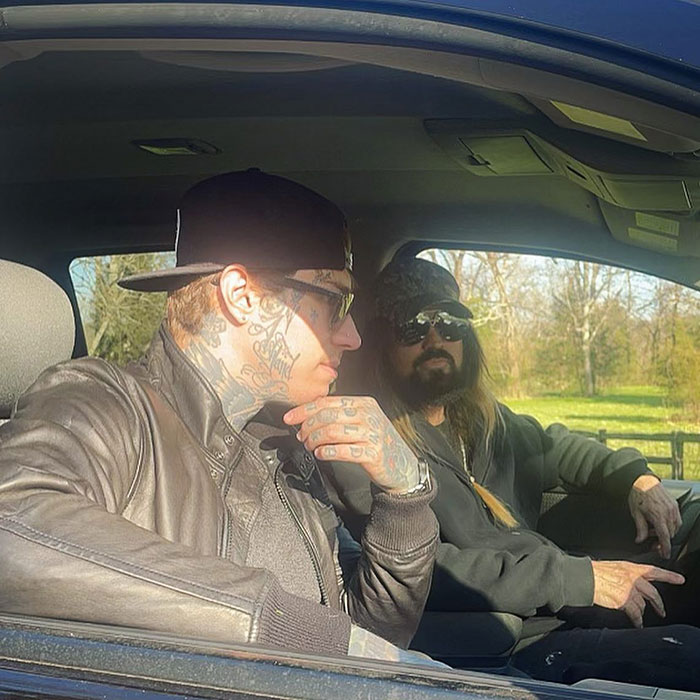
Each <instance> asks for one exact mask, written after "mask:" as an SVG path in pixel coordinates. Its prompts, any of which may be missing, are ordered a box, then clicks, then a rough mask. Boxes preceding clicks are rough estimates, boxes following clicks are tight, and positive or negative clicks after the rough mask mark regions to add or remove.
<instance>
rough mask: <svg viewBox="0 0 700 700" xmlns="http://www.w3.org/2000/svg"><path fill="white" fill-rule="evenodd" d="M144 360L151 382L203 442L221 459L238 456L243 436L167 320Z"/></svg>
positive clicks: (205, 446) (204, 445) (201, 442)
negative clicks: (175, 337) (230, 420)
mask: <svg viewBox="0 0 700 700" xmlns="http://www.w3.org/2000/svg"><path fill="white" fill-rule="evenodd" d="M141 363H142V364H143V365H144V369H145V370H146V373H147V374H148V378H149V381H150V383H151V384H152V385H153V386H154V387H156V388H157V389H158V391H160V393H161V394H162V395H163V396H164V397H165V399H166V400H167V401H168V403H170V405H171V406H172V407H173V408H174V409H175V411H176V413H177V414H178V415H179V416H180V417H181V418H182V420H183V422H184V424H185V425H186V426H187V427H188V428H189V430H190V432H191V433H192V434H193V435H194V437H195V438H196V439H197V440H198V441H199V443H200V444H201V445H202V446H203V447H204V448H206V449H207V450H208V451H209V452H210V453H211V454H213V455H214V456H215V457H216V458H217V459H218V460H219V461H230V459H232V458H234V457H235V455H236V454H237V453H238V452H239V451H240V449H241V441H240V436H239V435H238V434H237V433H236V431H235V430H234V429H233V428H232V427H231V425H230V424H229V422H228V420H227V419H226V416H225V415H224V411H223V408H222V406H221V401H220V400H219V397H218V396H217V395H216V393H215V392H214V389H213V388H212V387H211V385H210V384H209V382H208V381H207V379H206V378H205V377H204V375H202V374H201V372H199V370H198V369H197V368H196V367H195V366H194V365H193V364H192V362H191V361H190V360H189V358H188V357H187V356H186V355H185V354H184V353H183V352H182V350H180V348H179V347H178V346H177V344H176V342H175V340H174V338H173V337H172V335H171V334H170V332H169V331H168V329H167V328H166V325H165V322H163V323H162V324H161V326H160V329H159V330H158V333H156V335H155V336H154V338H153V341H152V342H151V345H150V347H149V348H148V351H147V352H146V354H145V356H144V357H143V359H142V360H141ZM227 457H228V459H227Z"/></svg>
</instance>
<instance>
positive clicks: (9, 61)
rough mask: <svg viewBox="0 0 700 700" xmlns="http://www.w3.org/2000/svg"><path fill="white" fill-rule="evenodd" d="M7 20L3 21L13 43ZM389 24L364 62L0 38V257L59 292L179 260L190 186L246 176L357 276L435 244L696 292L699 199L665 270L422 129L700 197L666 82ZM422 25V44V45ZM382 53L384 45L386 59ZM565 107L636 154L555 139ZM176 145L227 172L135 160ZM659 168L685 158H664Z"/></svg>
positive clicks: (571, 200) (585, 198)
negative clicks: (300, 216)
mask: <svg viewBox="0 0 700 700" xmlns="http://www.w3.org/2000/svg"><path fill="white" fill-rule="evenodd" d="M104 7H106V6H97V5H92V6H91V5H86V6H84V7H82V8H80V9H81V10H82V11H83V15H82V17H83V18H84V17H85V16H88V17H89V16H91V15H90V11H91V10H92V11H93V12H95V13H96V12H97V11H98V10H100V9H101V10H102V11H103V15H102V16H103V17H104ZM121 7H123V6H121ZM150 7H151V8H152V7H154V6H150ZM183 7H184V6H183ZM231 7H234V6H231ZM14 9H15V10H19V9H27V8H14ZM28 9H30V10H37V11H38V10H42V9H45V8H28ZM234 10H235V7H234ZM122 12H123V11H122ZM163 12H165V10H163ZM85 13H87V14H85ZM68 14H70V13H68ZM352 14H353V18H355V19H356V18H357V17H359V16H360V15H361V13H352ZM32 16H33V15H32ZM37 16H38V15H37ZM64 16H65V15H64ZM164 16H165V15H164ZM13 17H14V16H13V15H11V14H10V13H6V14H5V21H6V23H7V22H9V23H10V28H12V24H11V22H12V21H13V20H12V18H13ZM22 17H24V15H22ZM375 19H376V15H375ZM394 20H395V18H394ZM394 20H392V19H391V18H390V19H389V20H387V24H386V25H383V28H382V31H383V35H382V36H383V39H381V40H378V39H376V38H375V39H373V41H372V42H369V41H368V42H367V43H366V44H364V45H361V44H358V42H357V40H356V37H355V40H353V41H352V42H343V41H341V40H337V41H335V42H326V43H325V44H323V43H321V42H319V41H318V39H316V40H315V41H308V42H307V41H305V40H300V39H304V38H303V37H301V36H300V35H299V36H296V35H295V36H292V34H293V32H291V30H290V32H287V35H285V36H283V37H280V36H279V31H278V32H277V34H276V35H275V36H274V37H273V38H272V39H271V38H270V36H269V32H268V37H267V38H265V39H261V38H259V37H258V38H255V39H241V38H240V37H237V38H236V39H231V40H228V39H223V38H222V37H221V36H220V35H218V36H217V38H216V39H205V40H202V39H201V38H196V39H195V38H194V37H192V36H188V37H179V38H177V39H173V38H167V39H164V38H163V36H162V32H160V33H159V32H154V30H153V28H151V29H150V30H149V31H150V35H151V36H152V35H153V34H154V33H156V34H158V37H157V38H144V37H143V36H138V37H134V36H130V37H128V38H124V39H120V38H114V37H111V38H101V39H96V38H94V37H92V36H87V35H85V36H84V35H81V34H80V31H78V30H75V31H74V32H73V34H71V33H69V35H68V36H66V32H67V30H63V32H62V33H61V34H60V36H50V37H47V36H42V33H41V32H40V31H38V30H35V34H36V36H37V38H36V39H33V40H31V37H32V36H34V35H33V34H31V33H30V34H26V33H25V34H24V35H23V36H22V40H21V41H18V40H17V32H15V33H14V34H12V33H11V35H10V37H9V38H10V40H9V41H6V42H5V43H4V44H2V45H0V46H1V48H2V52H3V53H2V54H0V56H1V59H0V60H1V61H2V64H4V67H2V68H1V69H0V90H1V92H0V94H2V95H3V110H2V113H0V129H1V130H2V134H3V139H2V144H3V156H4V157H3V159H2V169H1V170H0V202H1V203H2V207H3V212H4V223H5V232H4V234H3V236H2V239H1V241H0V256H2V257H8V258H12V259H16V260H19V261H24V262H27V263H29V264H32V265H35V266H37V267H39V268H41V269H45V270H47V271H49V272H50V273H51V274H52V276H54V277H55V278H57V279H59V281H63V282H64V283H65V279H64V280H61V279H60V278H61V274H62V273H61V271H60V269H59V267H60V268H61V269H63V270H65V265H66V262H67V261H68V260H69V259H70V258H71V257H73V256H75V255H78V254H81V253H85V252H100V251H104V252H116V251H132V250H154V249H168V248H171V247H172V244H173V238H174V221H175V208H176V204H177V201H178V198H179V196H180V195H181V194H182V192H184V191H185V190H186V189H187V187H188V186H190V185H191V184H192V183H193V182H195V181H197V180H198V179H201V178H203V177H206V176H207V175H209V174H213V173H218V172H224V171H228V170H235V169H242V168H247V167H251V166H256V167H260V168H262V169H264V170H268V171H271V172H275V173H280V174H284V175H286V176H288V177H291V178H293V179H297V180H299V181H301V182H303V183H305V184H307V185H309V186H311V187H313V188H315V189H318V190H319V191H321V192H322V193H323V194H325V195H327V196H328V197H330V198H331V199H333V200H334V201H337V202H338V203H339V204H340V205H341V207H342V208H343V209H344V210H345V211H346V213H347V215H348V218H349V220H350V224H351V228H352V233H353V237H354V240H355V247H356V251H357V256H356V257H357V259H358V261H359V263H360V265H359V268H360V269H359V275H360V277H362V276H363V275H365V274H370V273H371V272H374V271H375V270H376V269H377V267H379V266H380V265H381V264H382V263H383V262H385V261H386V260H387V259H388V257H390V256H391V255H392V254H393V253H394V252H395V251H396V250H398V249H399V248H400V247H401V246H404V245H406V244H407V243H411V242H413V243H415V242H416V241H427V242H431V243H434V242H447V243H449V244H451V245H465V246H466V245H468V246H476V247H480V246H486V247H500V248H507V249H511V250H533V251H534V250H537V251H540V252H543V251H544V252H548V251H551V252H558V253H560V254H563V255H568V256H573V257H588V258H590V259H596V260H601V261H609V262H616V263H618V264H622V265H625V266H629V267H632V268H636V269H641V270H645V271H648V272H652V273H655V274H658V275H660V276H663V277H667V278H670V279H676V280H678V281H681V282H683V283H685V284H694V283H695V282H696V281H698V280H699V279H700V258H698V257H697V256H698V255H700V223H699V222H698V207H699V206H700V194H699V193H695V196H694V198H693V200H692V208H691V210H690V211H687V212H684V213H683V217H684V220H685V221H686V222H688V226H692V227H693V229H692V234H693V236H697V239H698V242H699V243H698V247H697V250H695V249H689V250H687V251H685V252H684V251H682V250H681V251H679V252H681V253H684V254H680V255H671V254H665V253H662V252H659V251H655V250H650V249H645V248H642V247H637V246H633V245H629V243H628V242H623V241H621V240H618V239H619V236H618V237H617V238H618V239H616V238H615V237H613V236H612V235H611V232H610V229H609V228H608V225H607V224H606V220H605V218H604V216H603V214H602V212H601V206H600V203H599V199H598V197H596V196H595V195H594V194H593V193H592V192H590V191H588V190H587V189H585V188H583V187H581V186H579V185H578V184H576V183H575V182H573V181H572V179H567V178H565V177H562V176H561V175H557V174H552V173H546V174H535V175H525V176H507V177H483V176H478V175H474V174H472V173H471V172H469V171H468V170H466V169H465V168H464V167H462V165H461V164H460V163H458V162H457V161H456V160H455V159H454V158H453V157H452V156H451V154H450V153H448V152H446V150H445V149H444V147H443V146H444V144H442V145H441V144H440V143H439V139H436V138H435V135H434V134H432V135H431V133H429V129H427V128H426V125H427V122H426V120H431V121H430V122H429V123H433V124H435V123H437V124H438V126H439V125H443V126H445V125H447V127H448V130H449V128H451V127H450V125H455V124H457V125H458V126H459V125H461V126H460V127H459V128H462V129H467V131H469V132H478V133H482V132H484V133H487V132H489V130H491V131H493V132H494V133H495V131H497V130H498V129H499V128H507V129H518V128H520V129H522V128H528V129H530V130H531V131H533V132H534V133H540V134H544V135H545V136H546V138H547V139H548V140H549V142H552V143H556V144H557V145H558V146H559V147H560V148H562V149H563V150H564V151H565V152H566V153H567V154H569V155H572V156H573V157H575V158H578V159H579V160H580V161H582V162H587V163H589V164H592V165H593V166H595V167H597V168H599V169H600V168H602V169H605V170H606V171H608V172H616V173H618V174H622V175H625V176H629V177H630V178H634V177H643V176H652V175H655V176H656V175H662V176H668V177H686V178H688V177H692V178H693V181H696V180H697V181H698V188H700V160H698V159H697V158H695V157H694V156H693V155H692V151H693V150H695V149H697V148H700V120H699V119H698V118H697V117H695V116H694V113H695V112H694V110H695V107H697V106H698V104H700V95H699V94H698V92H697V91H692V90H690V91H689V90H688V89H687V88H686V87H683V90H682V91H681V90H680V88H679V89H678V90H676V92H675V93H674V94H673V96H672V97H673V99H671V97H669V101H668V102H669V103H671V104H673V106H676V105H677V103H678V102H679V101H683V100H685V109H684V110H680V109H671V108H670V107H668V106H665V105H664V104H663V102H664V101H663V100H662V99H660V98H659V99H658V100H657V101H656V103H654V102H653V101H651V100H650V99H648V97H649V93H650V92H653V91H656V94H657V95H661V94H662V93H663V90H667V91H668V94H669V95H670V94H671V93H670V91H671V90H672V88H673V86H672V84H671V83H670V82H668V83H665V84H662V82H661V81H658V80H656V81H655V82H654V81H651V82H649V81H646V82H645V83H644V86H643V87H644V89H643V90H642V89H641V88H640V92H641V93H643V94H641V97H635V96H633V95H632V92H633V90H632V89H631V88H629V86H626V87H625V89H624V90H623V89H621V88H619V87H617V85H616V84H615V83H614V81H611V84H610V85H604V86H602V85H601V82H602V78H601V76H600V75H598V77H597V78H595V79H591V80H589V81H586V80H583V79H582V78H581V70H580V67H576V66H575V60H573V59H572V61H571V62H570V65H568V68H567V71H568V73H569V75H567V76H562V75H561V74H559V75H554V74H553V73H551V72H548V71H545V70H538V69H534V68H532V67H523V66H522V65H519V62H520V57H521V55H520V54H519V53H517V52H516V53H513V52H515V51H516V49H518V47H519V45H513V47H511V48H510V49H508V47H506V48H505V49H504V48H503V47H502V46H501V48H500V55H499V56H498V57H497V58H496V59H494V58H490V57H489V55H488V54H485V52H484V50H483V49H482V50H481V51H480V52H477V51H475V52H473V53H471V54H470V53H469V52H468V51H466V50H461V51H454V43H455V41H456V39H455V38H454V37H452V38H451V39H450V41H451V42H452V43H451V46H452V47H453V52H452V53H449V52H447V49H445V48H443V49H442V50H440V51H437V50H427V49H426V48H423V47H418V48H417V47H415V46H413V47H411V48H407V49H399V48H397V46H396V45H397V44H398V43H400V42H399V40H398V39H392V38H391V29H392V27H393V24H392V22H393V21H394ZM358 21H359V20H358ZM395 21H398V20H395ZM25 25H26V22H25ZM25 25H22V26H25ZM37 26H38V25H37ZM76 26H77V25H76ZM368 26H369V25H368ZM371 26H372V27H376V22H374V24H373V25H371ZM418 26H419V28H425V32H426V35H427V32H428V30H430V29H431V27H432V28H434V27H433V25H431V24H430V23H422V24H421V25H418ZM435 26H438V25H435ZM102 29H104V24H103V25H102ZM404 30H405V27H404ZM397 31H398V30H397ZM191 33H192V32H191V31H190V34H191ZM45 34H46V32H44V35H45ZM291 39H297V41H296V43H291ZM436 41H437V40H433V44H435V42H436ZM370 44H371V45H370ZM381 44H394V46H393V47H389V48H386V47H385V48H386V50H385V51H384V52H383V53H382V50H383V49H381V46H380V45H381ZM378 47H379V48H378ZM557 50H558V51H561V49H557ZM392 51H393V53H391V52H392ZM401 51H402V53H401ZM508 51H511V54H510V59H511V60H510V61H507V60H505V59H506V58H508ZM564 55H565V53H561V54H560V56H559V58H560V59H561V58H562V56H564ZM570 58H571V57H570ZM574 58H575V57H574ZM579 58H580V57H579ZM552 60H554V59H552ZM372 64H374V65H372ZM611 65H612V64H611ZM572 66H574V67H576V68H577V70H576V71H574V70H573V69H572ZM589 67H590V66H589ZM577 74H578V75H577ZM574 75H576V77H573V76H574ZM624 76H627V77H628V78H629V80H630V81H632V82H634V81H633V78H634V79H635V80H636V79H639V80H642V79H643V77H640V76H639V75H637V76H636V77H634V76H633V75H632V73H630V72H629V71H627V72H626V73H624V74H623V73H618V74H616V80H617V81H618V84H619V81H620V80H621V79H622V77H624ZM649 80H651V79H649ZM640 84H641V83H640ZM519 86H521V88H519ZM669 86H670V87H669ZM613 87H616V89H613ZM589 93H590V94H589ZM562 95H564V96H567V95H568V96H569V99H571V101H572V102H573V103H575V104H581V101H580V100H579V101H578V102H576V101H575V100H576V99H578V98H577V95H582V96H585V95H587V97H586V100H588V104H590V105H595V106H597V107H598V109H599V110H600V111H603V110H605V111H609V112H610V113H616V114H617V115H618V116H620V115H636V116H635V117H634V118H635V120H637V119H638V120H639V121H635V124H637V123H641V124H645V125H647V126H649V127H650V131H649V133H650V134H651V136H650V137H649V139H648V141H647V142H646V143H644V144H641V146H637V145H634V142H633V141H631V140H630V139H626V138H624V137H623V138H620V137H619V136H616V135H611V134H605V136H604V135H603V133H601V132H600V131H596V130H595V129H593V130H591V129H585V128H583V129H581V128H580V126H577V125H575V124H568V125H566V126H562V125H561V124H555V123H554V122H553V121H552V119H551V118H550V116H551V115H550V116H547V114H545V112H544V111H543V109H544V108H543V102H544V103H546V100H547V98H548V97H551V98H554V99H561V97H562ZM584 101H585V100H584ZM545 106H546V105H545ZM699 111H700V110H699ZM628 118H631V117H628ZM448 120H452V121H448ZM458 120H459V121H458ZM465 125H466V126H465ZM652 127H653V128H652ZM458 130H459V129H458ZM494 130H495V131H494ZM175 137H182V138H196V139H200V140H203V141H205V142H208V143H211V144H213V145H214V146H215V147H216V148H217V149H219V151H220V153H218V154H216V155H198V156H172V157H162V156H156V155H152V154H150V153H146V152H144V151H142V150H139V149H138V148H137V147H136V146H135V145H134V144H133V143H132V142H133V141H134V140H136V139H154V138H175ZM655 139H656V141H655ZM669 150H674V151H678V152H680V153H679V154H678V155H675V156H672V155H669V154H668V153H664V152H663V151H669ZM693 240H695V239H693ZM688 253H689V254H688ZM63 274H65V273H63Z"/></svg>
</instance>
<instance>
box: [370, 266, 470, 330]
mask: <svg viewBox="0 0 700 700" xmlns="http://www.w3.org/2000/svg"><path fill="white" fill-rule="evenodd" d="M373 294H374V303H375V309H374V315H375V318H378V319H383V320H384V321H388V322H389V323H390V324H391V325H393V326H397V325H400V324H402V323H405V322H406V321H408V320H409V319H411V318H413V317H414V316H415V315H416V314H417V313H419V312H420V311H423V310H424V309H430V308H432V309H442V310H444V311H447V312H449V313H451V314H452V315H453V316H456V317H457V318H465V319H470V318H472V312H471V311H470V310H469V309H468V308H467V307H466V306H465V305H464V304H462V303H461V302H460V301H459V285H458V284H457V280H455V278H454V277H453V276H452V275H451V274H450V272H448V270H446V269H445V268H444V267H442V266H441V265H437V264H435V263H433V262H430V261H429V260H423V259H422V258H397V259H396V260H392V261H391V262H390V263H389V264H388V265H387V266H386V267H385V268H384V269H383V270H382V271H381V272H380V273H379V275H378V276H377V279H376V280H375V282H374V286H373Z"/></svg>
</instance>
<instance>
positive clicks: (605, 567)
mask: <svg viewBox="0 0 700 700" xmlns="http://www.w3.org/2000/svg"><path fill="white" fill-rule="evenodd" d="M592 565H593V586H594V588H593V603H594V604H595V605H600V606H601V607H603V608H610V609H611V610H624V611H625V613H626V614H627V617H629V619H630V620H631V621H632V624H633V625H634V626H635V627H642V624H643V616H644V609H645V608H646V604H647V601H649V602H650V603H651V605H652V607H653V608H654V610H656V612H657V613H658V614H659V616H660V617H666V609H665V608H664V602H663V600H662V598H661V594H660V593H659V592H658V591H657V590H656V588H655V586H654V585H653V584H652V583H651V581H664V582H666V583H672V584H674V585H681V584H682V583H685V579H684V578H683V576H681V575H680V574H677V573H675V572H674V571H668V570H667V569H659V568H658V567H656V566H648V565H646V564H633V563H632V562H630V561H594V562H592Z"/></svg>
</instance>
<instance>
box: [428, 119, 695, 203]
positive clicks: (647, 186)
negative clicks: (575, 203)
mask: <svg viewBox="0 0 700 700" xmlns="http://www.w3.org/2000/svg"><path fill="white" fill-rule="evenodd" d="M536 128H537V131H535V129H536ZM425 129H426V131H427V132H428V133H429V134H430V136H431V137H432V138H433V139H434V140H435V141H436V142H437V143H438V144H439V145H440V146H441V148H442V149H443V150H444V151H445V152H446V153H447V154H448V155H450V156H451V157H452V158H453V159H454V160H455V161H457V163H459V164H460V165H461V166H462V167H463V168H464V169H465V170H467V171H468V172H470V173H472V174H473V175H477V176H479V177H514V176H520V177H523V176H552V177H557V176H559V177H565V178H566V179H568V180H570V181H571V182H574V183H575V184H577V185H578V186H580V187H583V188H585V189H587V190H588V191H589V192H592V193H593V194H594V195H596V196H597V197H599V198H600V199H602V200H603V201H606V202H609V203H610V204H615V205H616V206H619V207H624V208H627V209H635V210H643V211H672V212H683V213H687V212H692V211H696V210H699V209H700V161H695V162H692V161H679V160H676V159H674V158H672V157H670V156H669V155H667V154H661V153H654V152H652V151H648V150H644V151H642V150H641V149H639V148H633V147H631V146H625V145H622V144H612V143H611V142H610V141H607V140H604V139H600V138H598V137H592V136H583V135H576V136H574V137H571V136H565V137H564V138H562V134H561V133H559V134H557V133H553V132H551V130H550V133H547V129H546V127H545V128H542V127H537V126H535V127H533V128H522V126H521V127H518V128H509V127H508V126H506V125H502V126H498V125H494V127H493V128H484V127H483V126H480V127H477V126H475V125H474V124H473V123H470V122H469V120H459V119H454V120H453V119H432V120H427V121H426V122H425ZM567 139H568V143H567ZM613 148H615V149H617V152H616V153H615V154H614V157H611V150H612V149H613ZM613 163H614V164H616V169H615V170H612V169H611V167H610V166H611V164H613ZM620 164H622V166H621V165H620Z"/></svg>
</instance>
